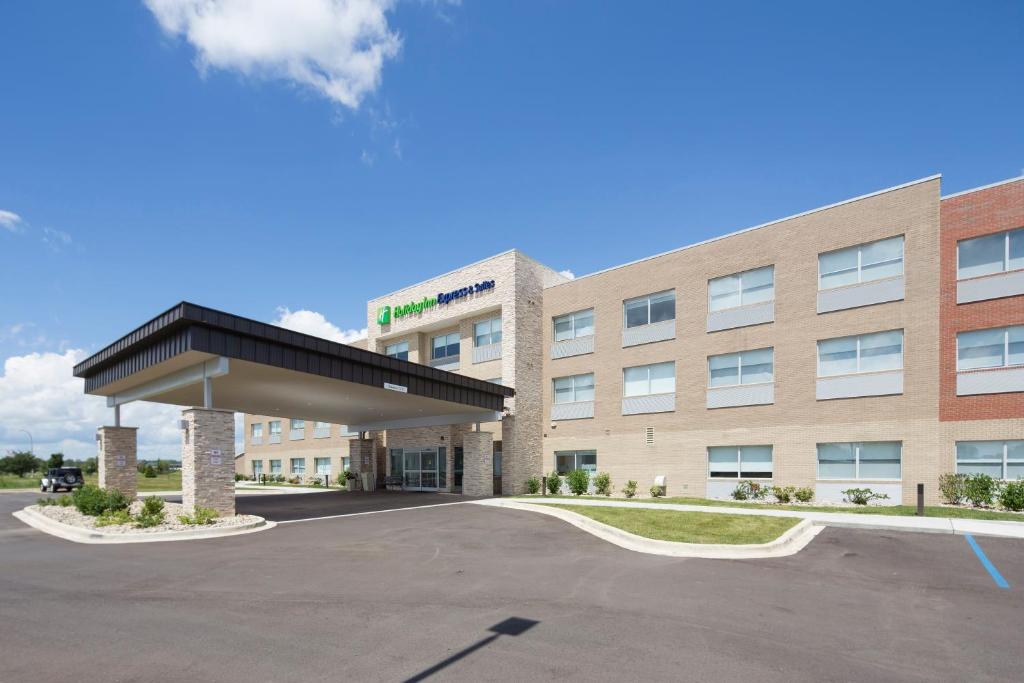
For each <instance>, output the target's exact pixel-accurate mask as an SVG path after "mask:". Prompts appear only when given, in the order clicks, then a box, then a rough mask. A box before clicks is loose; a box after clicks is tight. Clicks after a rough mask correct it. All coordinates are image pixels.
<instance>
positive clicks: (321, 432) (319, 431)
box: [313, 422, 331, 439]
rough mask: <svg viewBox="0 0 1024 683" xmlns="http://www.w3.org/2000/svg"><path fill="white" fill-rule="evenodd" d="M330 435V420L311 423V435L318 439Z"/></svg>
mask: <svg viewBox="0 0 1024 683" xmlns="http://www.w3.org/2000/svg"><path fill="white" fill-rule="evenodd" d="M330 435H331V423H330V422H316V423H314V424H313V436H315V437H316V438H318V439H326V438H327V437H329V436H330Z"/></svg>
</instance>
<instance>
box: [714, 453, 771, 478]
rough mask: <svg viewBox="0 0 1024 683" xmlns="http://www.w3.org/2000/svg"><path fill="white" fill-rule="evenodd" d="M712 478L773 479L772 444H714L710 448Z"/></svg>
mask: <svg viewBox="0 0 1024 683" xmlns="http://www.w3.org/2000/svg"><path fill="white" fill-rule="evenodd" d="M708 477H709V478H711V479H771V478H772V447H771V446H713V447H711V448H708Z"/></svg>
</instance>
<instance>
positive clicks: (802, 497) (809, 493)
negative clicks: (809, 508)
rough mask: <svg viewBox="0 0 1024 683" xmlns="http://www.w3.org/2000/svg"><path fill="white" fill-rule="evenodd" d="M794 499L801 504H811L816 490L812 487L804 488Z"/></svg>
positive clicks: (798, 491) (801, 488) (794, 494)
mask: <svg viewBox="0 0 1024 683" xmlns="http://www.w3.org/2000/svg"><path fill="white" fill-rule="evenodd" d="M793 497H794V498H796V499H797V501H799V502H801V503H810V502H811V501H812V500H814V489H812V488H811V487H810V486H802V487H800V488H798V489H797V490H796V491H795V492H794V493H793Z"/></svg>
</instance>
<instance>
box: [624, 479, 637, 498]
mask: <svg viewBox="0 0 1024 683" xmlns="http://www.w3.org/2000/svg"><path fill="white" fill-rule="evenodd" d="M622 495H624V496H626V498H632V497H633V496H635V495H636V481H634V480H633V479H630V480H629V481H627V482H626V485H625V486H623V487H622Z"/></svg>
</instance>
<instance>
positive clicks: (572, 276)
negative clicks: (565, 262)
mask: <svg viewBox="0 0 1024 683" xmlns="http://www.w3.org/2000/svg"><path fill="white" fill-rule="evenodd" d="M558 274H559V275H561V276H562V277H564V278H568V279H570V280H575V279H576V273H574V272H572V271H571V270H560V271H558Z"/></svg>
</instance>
